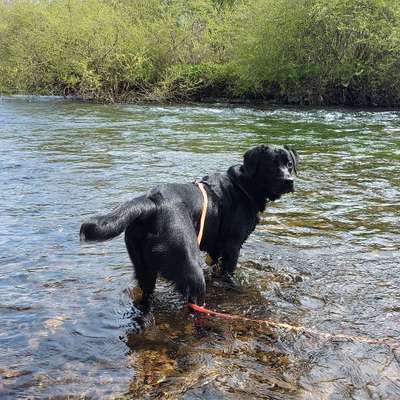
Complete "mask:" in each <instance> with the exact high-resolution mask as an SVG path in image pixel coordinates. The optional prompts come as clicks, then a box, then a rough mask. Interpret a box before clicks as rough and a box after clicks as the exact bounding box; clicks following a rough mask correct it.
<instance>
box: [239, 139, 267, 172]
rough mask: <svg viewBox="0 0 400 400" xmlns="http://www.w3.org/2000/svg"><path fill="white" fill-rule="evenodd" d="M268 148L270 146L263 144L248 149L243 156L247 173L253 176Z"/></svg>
mask: <svg viewBox="0 0 400 400" xmlns="http://www.w3.org/2000/svg"><path fill="white" fill-rule="evenodd" d="M267 149H268V146H265V145H261V146H257V147H253V148H252V149H250V150H248V151H246V153H244V156H243V167H244V170H245V172H246V174H247V175H249V176H253V175H255V173H256V171H257V167H258V164H259V162H260V159H261V155H262V154H263V153H264V152H265V151H266V150H267Z"/></svg>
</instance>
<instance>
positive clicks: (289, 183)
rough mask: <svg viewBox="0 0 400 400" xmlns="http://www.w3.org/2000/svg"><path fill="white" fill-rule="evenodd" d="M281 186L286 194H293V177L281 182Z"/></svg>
mask: <svg viewBox="0 0 400 400" xmlns="http://www.w3.org/2000/svg"><path fill="white" fill-rule="evenodd" d="M283 185H284V187H285V189H286V190H287V191H288V192H294V179H293V177H292V176H291V177H288V178H285V179H284V180H283Z"/></svg>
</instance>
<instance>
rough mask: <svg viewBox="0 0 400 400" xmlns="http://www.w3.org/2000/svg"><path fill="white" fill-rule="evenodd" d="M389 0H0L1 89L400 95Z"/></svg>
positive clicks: (91, 93)
mask: <svg viewBox="0 0 400 400" xmlns="http://www.w3.org/2000/svg"><path fill="white" fill-rule="evenodd" d="M399 21H400V4H399V3H398V2H397V1H394V0H330V1H327V0H112V1H106V0H52V1H44V0H30V1H29V0H15V1H12V2H10V1H5V0H3V1H2V0H0V92H3V93H35V94H61V95H77V96H81V97H84V98H90V99H95V100H97V101H139V100H147V101H177V100H179V101H183V100H193V99H195V100H199V99H202V98H204V97H212V98H215V97H224V98H228V99H230V98H242V99H243V98H251V99H269V100H274V101H278V102H284V103H296V104H359V105H398V104H400V77H399V76H400V74H399V70H400V61H399V60H400V22H399Z"/></svg>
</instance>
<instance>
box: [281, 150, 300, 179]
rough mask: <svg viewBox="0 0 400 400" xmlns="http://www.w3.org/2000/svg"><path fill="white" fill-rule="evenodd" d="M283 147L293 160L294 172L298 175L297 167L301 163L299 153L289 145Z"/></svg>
mask: <svg viewBox="0 0 400 400" xmlns="http://www.w3.org/2000/svg"><path fill="white" fill-rule="evenodd" d="M283 147H284V149H286V150H287V151H288V153H289V156H290V158H291V159H292V163H293V169H294V172H295V173H296V174H297V169H296V167H297V165H298V163H299V162H300V157H299V155H298V154H297V151H296V150H295V149H293V148H292V147H289V146H287V145H284V146H283Z"/></svg>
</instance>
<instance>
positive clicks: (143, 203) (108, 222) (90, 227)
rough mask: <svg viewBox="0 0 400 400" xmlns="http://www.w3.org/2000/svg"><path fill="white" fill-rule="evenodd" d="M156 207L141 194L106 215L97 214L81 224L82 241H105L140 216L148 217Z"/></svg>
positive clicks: (80, 234)
mask: <svg viewBox="0 0 400 400" xmlns="http://www.w3.org/2000/svg"><path fill="white" fill-rule="evenodd" d="M154 209H155V204H154V203H153V202H152V201H151V200H149V199H148V198H146V196H140V197H137V198H136V199H133V200H130V201H127V202H126V203H123V204H121V205H119V206H118V207H116V208H115V209H114V210H113V211H111V212H110V213H108V214H106V215H97V216H94V217H92V218H90V219H89V220H87V221H85V222H84V223H83V224H82V225H81V230H80V233H79V236H80V238H81V241H104V240H109V239H112V238H114V237H116V236H118V235H120V234H121V233H122V232H123V231H124V230H125V228H126V227H127V226H128V225H129V224H130V223H132V222H133V221H134V220H135V219H137V218H139V217H141V218H142V217H146V216H148V215H150V214H151V212H152V211H153V210H154Z"/></svg>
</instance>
